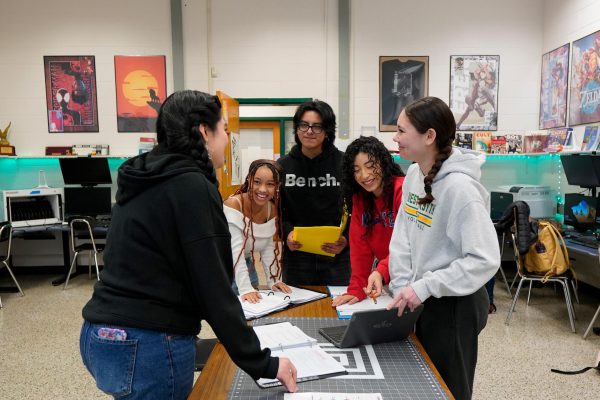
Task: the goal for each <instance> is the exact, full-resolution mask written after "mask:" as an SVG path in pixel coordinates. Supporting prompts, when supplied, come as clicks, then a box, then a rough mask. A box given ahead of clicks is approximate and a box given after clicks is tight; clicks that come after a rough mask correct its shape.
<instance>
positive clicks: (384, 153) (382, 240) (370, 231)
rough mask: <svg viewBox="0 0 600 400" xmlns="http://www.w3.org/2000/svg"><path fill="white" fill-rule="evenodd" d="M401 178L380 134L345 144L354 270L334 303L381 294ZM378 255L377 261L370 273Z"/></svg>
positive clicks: (345, 189)
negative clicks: (346, 287)
mask: <svg viewBox="0 0 600 400" xmlns="http://www.w3.org/2000/svg"><path fill="white" fill-rule="evenodd" d="M402 182H404V173H403V172H402V169H400V166H399V165H398V164H396V163H395V162H394V160H393V159H392V156H391V154H390V152H389V150H388V149H387V148H386V147H385V145H384V144H383V143H382V142H380V141H379V140H378V139H377V138H374V137H370V136H361V137H359V138H358V139H356V140H355V141H353V142H352V143H350V145H348V147H347V148H346V152H345V153H344V157H343V158H342V196H343V198H344V202H345V204H347V205H348V206H349V207H351V211H352V217H351V219H350V265H351V268H352V274H351V275H350V284H349V285H348V290H347V292H346V293H344V294H343V295H340V296H337V297H336V298H334V299H333V302H332V306H333V307H337V306H339V305H341V304H345V303H349V304H354V303H356V302H358V301H361V300H363V299H364V298H365V297H366V294H367V292H369V294H371V295H372V296H373V297H375V296H379V295H380V294H381V288H382V286H383V284H384V283H385V284H387V283H388V282H389V281H390V274H389V272H388V253H389V248H390V239H391V237H392V230H393V229H394V221H395V220H396V214H397V212H398V208H399V207H400V202H401V200H402ZM375 260H377V261H378V262H377V267H376V268H375V270H374V271H373V273H372V274H371V270H372V267H373V262H374V261H375ZM370 274H371V275H372V276H371V280H370V281H369V285H368V284H367V280H368V278H369V275H370Z"/></svg>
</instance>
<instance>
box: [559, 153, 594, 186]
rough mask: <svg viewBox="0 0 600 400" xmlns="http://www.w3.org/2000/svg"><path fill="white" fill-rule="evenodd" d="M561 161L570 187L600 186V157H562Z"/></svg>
mask: <svg viewBox="0 0 600 400" xmlns="http://www.w3.org/2000/svg"><path fill="white" fill-rule="evenodd" d="M560 161H561V162H562V165H563V169H564V170H565V175H566V176H567V181H568V182H569V185H575V186H581V187H586V188H593V187H599V186H600V155H594V154H571V155H561V156H560Z"/></svg>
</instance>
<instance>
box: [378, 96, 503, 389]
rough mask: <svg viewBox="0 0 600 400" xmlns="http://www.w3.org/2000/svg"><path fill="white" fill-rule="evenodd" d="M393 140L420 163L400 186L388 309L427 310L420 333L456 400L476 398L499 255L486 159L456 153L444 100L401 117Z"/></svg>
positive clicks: (421, 104) (416, 106)
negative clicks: (484, 177) (484, 176)
mask: <svg viewBox="0 0 600 400" xmlns="http://www.w3.org/2000/svg"><path fill="white" fill-rule="evenodd" d="M397 128H398V130H397V132H396V135H395V136H394V141H395V142H396V143H398V150H399V151H400V156H401V157H402V158H404V159H406V160H411V161H414V163H413V164H412V165H411V166H410V167H409V169H408V172H407V174H406V178H405V180H404V185H403V187H402V210H401V211H400V212H399V213H398V217H397V219H396V224H395V226H394V232H393V234H392V239H391V242H390V258H389V271H390V285H389V286H390V289H391V290H392V292H393V293H394V295H395V296H394V299H393V300H392V301H391V302H390V304H388V308H390V309H391V308H392V307H398V315H402V312H403V311H404V309H405V307H406V306H408V307H409V309H410V310H411V311H412V310H414V309H415V308H416V307H418V306H419V305H420V304H421V303H424V304H425V307H424V308H423V312H422V314H421V316H420V319H419V321H418V322H417V326H416V334H417V337H418V338H419V340H420V341H421V343H423V347H425V350H426V351H427V354H429V356H430V357H431V359H432V361H433V363H434V365H435V366H436V367H437V369H438V371H439V372H440V375H441V376H442V378H443V379H444V381H445V382H446V384H447V385H448V387H449V388H450V391H451V392H452V394H453V395H454V397H455V398H456V399H470V398H471V395H472V393H473V378H474V376H475V366H476V364H477V338H478V335H479V333H480V332H481V330H482V329H483V328H484V327H485V325H486V323H487V316H488V296H487V293H486V290H485V288H484V285H485V283H486V282H488V281H489V280H490V278H491V277H492V276H494V274H495V273H496V272H497V271H498V267H499V266H500V249H499V246H498V238H497V236H496V231H495V230H494V226H493V224H492V221H491V219H490V213H489V206H488V204H489V202H488V192H487V191H486V189H485V188H484V187H483V186H482V185H481V183H479V179H480V176H481V165H482V164H483V163H484V162H485V155H484V154H482V153H476V152H472V151H469V150H465V149H459V148H452V141H453V140H454V136H455V133H456V123H455V121H454V117H453V115H452V112H451V111H450V108H449V107H448V106H447V105H446V104H445V103H444V102H443V101H442V100H440V99H438V98H435V97H425V98H422V99H420V100H417V101H415V102H413V103H411V104H410V105H409V106H407V107H406V108H405V109H404V110H403V111H402V112H401V113H400V116H399V117H398V122H397Z"/></svg>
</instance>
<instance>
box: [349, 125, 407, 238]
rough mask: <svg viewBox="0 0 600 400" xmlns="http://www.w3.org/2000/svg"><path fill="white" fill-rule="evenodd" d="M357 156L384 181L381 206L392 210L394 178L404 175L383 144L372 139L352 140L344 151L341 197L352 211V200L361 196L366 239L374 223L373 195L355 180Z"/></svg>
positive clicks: (369, 137)
mask: <svg viewBox="0 0 600 400" xmlns="http://www.w3.org/2000/svg"><path fill="white" fill-rule="evenodd" d="M358 153H365V154H366V155H367V156H368V158H369V161H371V162H373V164H374V168H375V170H374V174H375V175H377V176H380V177H381V179H382V181H383V192H382V195H381V196H382V198H383V204H384V207H386V208H387V209H389V210H391V209H392V207H393V205H394V178H395V177H397V176H404V172H402V169H401V168H400V166H399V165H398V164H396V163H395V162H394V160H393V158H392V155H391V154H390V152H389V150H388V149H387V148H386V147H385V145H384V144H383V143H382V142H381V141H380V140H378V139H377V138H375V137H372V136H361V137H359V138H358V139H356V140H354V141H353V142H352V143H350V144H349V145H348V147H347V148H346V152H345V153H344V157H343V159H342V197H343V199H344V202H345V203H346V205H347V206H348V210H349V211H350V212H351V210H352V197H353V196H354V195H355V194H357V193H360V194H361V197H362V199H363V201H364V203H365V213H366V216H367V219H366V220H365V221H364V222H365V223H366V231H365V235H364V236H365V237H366V236H368V235H369V234H370V233H371V231H372V230H373V221H374V220H375V195H374V194H373V193H371V192H367V191H366V190H365V189H363V187H362V186H360V184H359V183H358V182H356V179H355V177H354V159H355V158H356V156H357V155H358Z"/></svg>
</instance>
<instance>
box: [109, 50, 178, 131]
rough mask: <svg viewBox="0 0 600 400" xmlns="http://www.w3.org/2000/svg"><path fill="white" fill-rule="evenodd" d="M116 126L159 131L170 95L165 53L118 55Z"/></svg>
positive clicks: (120, 128) (125, 129) (123, 129)
mask: <svg viewBox="0 0 600 400" xmlns="http://www.w3.org/2000/svg"><path fill="white" fill-rule="evenodd" d="M115 85H116V92H117V130H118V131H119V132H156V119H157V118H158V110H159V109H160V106H161V105H162V103H163V102H164V101H165V98H166V97H167V77H166V62H165V56H115Z"/></svg>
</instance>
